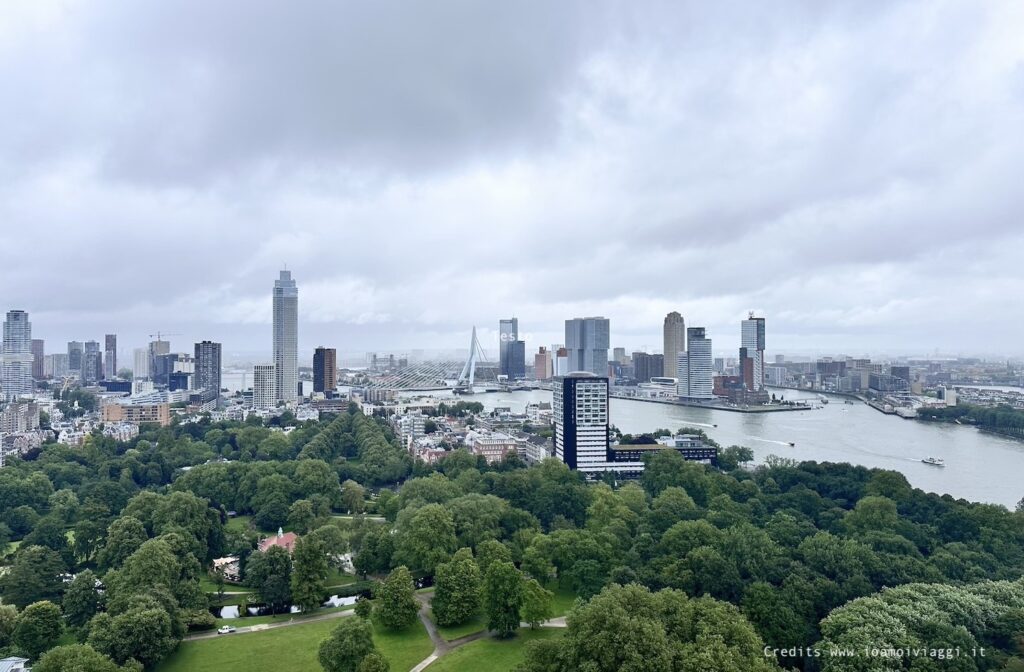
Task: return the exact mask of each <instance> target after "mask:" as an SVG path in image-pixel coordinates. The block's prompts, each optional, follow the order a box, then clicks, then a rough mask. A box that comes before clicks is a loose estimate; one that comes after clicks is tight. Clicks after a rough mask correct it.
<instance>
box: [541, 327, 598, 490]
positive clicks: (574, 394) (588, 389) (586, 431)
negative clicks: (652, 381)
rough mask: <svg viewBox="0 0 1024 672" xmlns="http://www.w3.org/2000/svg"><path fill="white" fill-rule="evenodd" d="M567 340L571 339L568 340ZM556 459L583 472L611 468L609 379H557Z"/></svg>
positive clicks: (581, 374)
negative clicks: (609, 451) (609, 460)
mask: <svg viewBox="0 0 1024 672" xmlns="http://www.w3.org/2000/svg"><path fill="white" fill-rule="evenodd" d="M566 340H568V339H566ZM551 410H552V413H553V418H554V422H555V437H554V439H555V457H557V458H558V459H559V460H561V461H562V462H564V463H565V464H567V465H568V466H569V468H570V469H576V470H579V471H582V472H584V473H595V472H601V471H605V470H606V469H607V468H608V378H606V377H604V376H594V375H593V374H590V373H587V372H577V373H572V374H569V375H567V376H564V377H560V378H557V379H555V385H554V388H553V390H552V404H551Z"/></svg>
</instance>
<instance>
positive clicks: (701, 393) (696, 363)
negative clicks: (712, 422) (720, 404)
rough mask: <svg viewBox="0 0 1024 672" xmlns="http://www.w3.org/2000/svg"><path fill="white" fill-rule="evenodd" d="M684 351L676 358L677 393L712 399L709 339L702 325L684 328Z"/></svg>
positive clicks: (695, 397)
mask: <svg viewBox="0 0 1024 672" xmlns="http://www.w3.org/2000/svg"><path fill="white" fill-rule="evenodd" d="M686 342H687V343H686V351H685V352H681V353H679V356H678V358H677V360H676V361H677V365H678V366H677V371H676V377H677V378H678V379H679V384H678V394H679V396H680V397H684V398H687V399H714V398H715V395H714V383H715V381H714V363H713V361H712V357H711V339H710V338H707V337H706V336H705V333H704V327H690V328H689V329H687V330H686Z"/></svg>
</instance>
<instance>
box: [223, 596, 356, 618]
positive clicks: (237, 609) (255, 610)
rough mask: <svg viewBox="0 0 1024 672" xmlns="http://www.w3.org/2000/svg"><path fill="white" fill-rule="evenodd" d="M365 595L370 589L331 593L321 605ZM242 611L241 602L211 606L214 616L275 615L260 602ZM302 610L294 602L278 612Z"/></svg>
mask: <svg viewBox="0 0 1024 672" xmlns="http://www.w3.org/2000/svg"><path fill="white" fill-rule="evenodd" d="M364 596H365V597H369V596H370V591H365V592H364V593H361V594H359V595H350V596H345V597H342V596H340V595H331V596H330V597H328V598H327V599H326V600H325V601H324V603H323V604H322V605H321V606H322V607H324V608H325V609H330V608H336V607H347V606H349V605H352V604H355V603H356V601H357V600H359V598H360V597H364ZM241 611H242V605H239V604H229V605H226V606H223V607H210V613H211V614H213V615H214V617H216V618H245V617H247V616H273V615H274V611H273V610H272V609H271V608H270V607H268V606H267V605H265V604H258V603H254V604H248V605H246V609H245V613H244V614H242V613H241ZM300 612H301V609H299V608H298V607H296V606H295V605H294V604H293V605H291V606H290V607H289V608H288V611H286V612H277V613H290V614H298V613H300Z"/></svg>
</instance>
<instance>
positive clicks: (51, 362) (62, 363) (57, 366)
mask: <svg viewBox="0 0 1024 672" xmlns="http://www.w3.org/2000/svg"><path fill="white" fill-rule="evenodd" d="M43 375H45V376H46V377H47V378H53V379H55V380H60V379H61V378H65V377H67V376H68V375H69V374H68V353H66V352H55V353H53V354H52V355H46V356H45V357H44V358H43Z"/></svg>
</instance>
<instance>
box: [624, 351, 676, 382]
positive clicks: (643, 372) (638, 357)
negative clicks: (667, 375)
mask: <svg viewBox="0 0 1024 672" xmlns="http://www.w3.org/2000/svg"><path fill="white" fill-rule="evenodd" d="M664 360H665V358H664V356H663V355H651V354H648V353H646V352H634V353H633V356H632V361H633V380H635V381H636V382H638V383H647V382H650V380H651V378H658V377H660V376H661V375H662V372H663V371H664V369H665V361H664ZM672 377H673V378H674V377H675V375H673V376H672Z"/></svg>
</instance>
